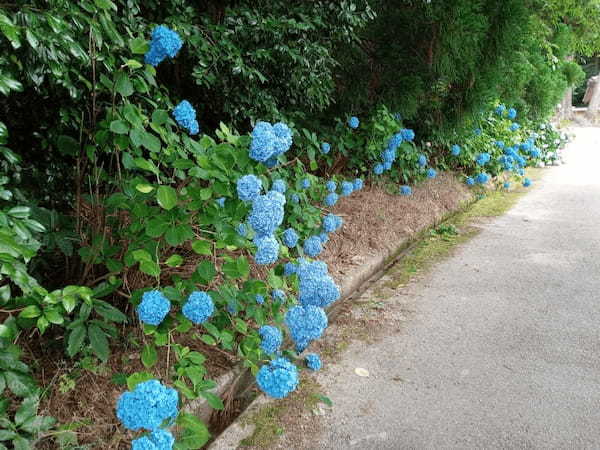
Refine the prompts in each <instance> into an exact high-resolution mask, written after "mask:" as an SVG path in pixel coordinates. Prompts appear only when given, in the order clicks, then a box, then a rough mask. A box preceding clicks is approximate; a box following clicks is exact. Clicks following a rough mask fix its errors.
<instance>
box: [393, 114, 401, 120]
mask: <svg viewBox="0 0 600 450" xmlns="http://www.w3.org/2000/svg"><path fill="white" fill-rule="evenodd" d="M394 119H396V120H402V114H400V113H398V112H397V113H394Z"/></svg>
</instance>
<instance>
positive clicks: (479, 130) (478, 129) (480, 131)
mask: <svg viewBox="0 0 600 450" xmlns="http://www.w3.org/2000/svg"><path fill="white" fill-rule="evenodd" d="M481 133H483V131H482V130H481V128H475V130H473V134H475V136H481Z"/></svg>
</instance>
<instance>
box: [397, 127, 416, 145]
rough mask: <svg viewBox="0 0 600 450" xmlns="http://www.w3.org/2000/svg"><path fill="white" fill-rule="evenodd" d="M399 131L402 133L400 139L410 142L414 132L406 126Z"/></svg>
mask: <svg viewBox="0 0 600 450" xmlns="http://www.w3.org/2000/svg"><path fill="white" fill-rule="evenodd" d="M400 133H401V134H402V139H404V140H405V141H408V142H411V141H412V140H414V138H415V132H414V131H413V130H410V129H408V128H405V129H403V130H401V131H400Z"/></svg>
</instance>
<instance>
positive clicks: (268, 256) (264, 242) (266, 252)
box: [254, 235, 279, 266]
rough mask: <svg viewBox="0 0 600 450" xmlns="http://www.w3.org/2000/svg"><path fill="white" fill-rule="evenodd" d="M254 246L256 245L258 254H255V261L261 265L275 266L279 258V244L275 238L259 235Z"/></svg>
mask: <svg viewBox="0 0 600 450" xmlns="http://www.w3.org/2000/svg"><path fill="white" fill-rule="evenodd" d="M254 244H255V245H256V247H257V249H256V253H255V254H254V261H256V264H259V265H263V266H265V265H268V264H274V263H276V262H277V259H278V258H279V242H277V239H275V237H273V236H272V235H271V236H263V235H257V236H256V237H255V238H254Z"/></svg>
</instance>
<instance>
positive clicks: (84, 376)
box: [30, 174, 469, 449]
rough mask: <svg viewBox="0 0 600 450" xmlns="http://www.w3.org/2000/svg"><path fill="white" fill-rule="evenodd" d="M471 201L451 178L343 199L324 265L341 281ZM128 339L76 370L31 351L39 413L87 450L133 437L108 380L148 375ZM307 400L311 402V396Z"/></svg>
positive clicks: (158, 371) (188, 341) (225, 363)
mask: <svg viewBox="0 0 600 450" xmlns="http://www.w3.org/2000/svg"><path fill="white" fill-rule="evenodd" d="M468 196H469V194H468V191H467V189H466V188H465V187H464V185H462V184H461V183H460V182H459V181H458V180H456V179H455V178H454V177H453V176H452V175H451V174H441V175H440V176H438V177H437V178H436V179H434V180H428V181H427V182H425V183H423V184H422V185H421V186H420V187H418V188H416V189H415V190H414V195H413V196H412V197H400V196H398V195H390V194H388V193H386V192H385V191H384V189H383V188H381V187H367V188H365V189H364V190H363V191H360V192H359V193H357V194H354V195H352V196H350V197H348V198H344V199H342V200H341V201H340V202H338V205H336V207H335V208H334V212H335V213H336V214H340V215H342V216H344V227H343V229H342V230H341V231H340V232H338V233H335V234H334V235H333V236H332V239H331V240H330V241H329V243H328V244H327V246H326V251H325V252H324V259H325V261H327V263H328V264H329V267H330V271H331V273H332V274H333V276H334V277H335V278H337V279H338V280H339V279H341V278H343V277H344V274H345V273H348V272H350V271H351V270H352V269H353V267H356V266H357V265H359V264H361V262H362V261H364V260H366V259H367V258H368V257H369V256H372V255H374V254H377V253H378V252H379V251H380V250H381V249H383V248H384V247H391V243H393V242H398V240H399V239H401V238H402V237H406V236H408V235H409V234H411V233H413V232H414V231H416V230H418V229H420V228H422V227H423V226H424V225H425V224H428V223H430V222H431V220H432V218H434V217H437V216H439V215H440V214H443V213H444V212H447V211H451V210H454V209H456V208H457V207H458V206H459V205H460V204H461V203H462V202H463V201H465V200H466V199H467V198H468ZM188 269H189V268H187V266H186V270H188ZM189 270H191V271H193V270H194V268H191V269H189ZM262 270H263V271H264V268H263V269H262ZM259 272H260V271H259V270H256V268H253V274H254V275H255V276H258V275H260V274H259ZM125 334H126V338H124V339H123V340H122V341H121V343H120V346H119V348H114V349H113V354H112V355H111V358H110V359H109V362H108V363H107V364H106V365H96V363H94V362H93V360H91V359H90V360H85V361H84V363H83V364H81V363H80V364H78V365H77V366H76V367H73V366H72V364H71V363H70V362H69V361H65V360H64V359H63V353H62V351H63V349H62V346H61V345H57V346H56V347H55V348H37V349H30V350H31V351H32V353H33V354H34V355H36V360H35V361H33V364H34V365H37V367H39V368H40V370H38V371H37V373H39V374H40V382H41V385H42V386H44V387H45V388H46V389H47V392H48V396H47V397H46V398H45V400H44V402H43V405H42V407H43V408H44V411H43V413H44V414H49V415H52V416H54V417H56V418H57V419H58V420H59V422H60V423H63V424H64V423H74V425H75V426H74V427H73V431H75V432H76V433H77V436H78V439H79V443H80V444H89V445H91V448H102V449H116V448H129V446H130V441H131V436H128V435H126V434H123V433H122V432H121V431H120V428H119V426H118V423H117V419H116V417H115V415H114V408H115V402H116V399H117V398H118V396H119V395H120V394H121V392H122V390H123V387H122V386H120V385H117V384H116V383H115V382H114V381H113V379H112V375H113V374H115V373H117V374H119V373H120V374H130V373H133V372H136V371H144V370H147V369H145V368H144V367H143V366H142V364H141V361H140V360H139V347H138V345H139V343H140V342H142V340H143V336H142V333H141V332H140V330H139V329H137V328H133V329H130V330H129V331H128V332H126V333H125ZM175 340H176V341H177V342H179V343H181V344H182V345H188V346H190V348H192V349H193V350H197V351H200V352H202V353H204V354H205V355H207V356H208V360H207V368H208V370H209V374H210V375H211V376H212V377H216V376H218V375H219V374H222V373H223V372H225V371H227V370H228V369H229V368H230V367H232V365H233V363H234V361H235V357H231V356H229V355H227V354H226V353H225V352H221V351H216V350H214V349H213V348H211V347H209V346H207V345H205V344H203V343H201V342H200V341H199V340H197V339H193V336H190V335H188V336H185V337H182V338H177V339H175ZM165 351H166V350H165V349H164V348H161V349H159V352H160V354H159V359H158V360H159V364H158V365H157V366H156V367H154V368H153V369H152V370H151V371H152V372H153V373H154V374H155V375H156V376H157V377H158V378H161V379H164V375H165V371H166V366H165V364H164V363H165V360H166V355H165V354H163V353H164V352H165ZM307 396H308V397H307V398H309V399H311V400H310V401H314V398H313V397H312V396H311V394H310V393H308V394H307ZM39 448H55V445H54V443H53V441H51V440H48V439H46V440H44V441H43V442H42V443H41V444H40V447H39Z"/></svg>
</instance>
